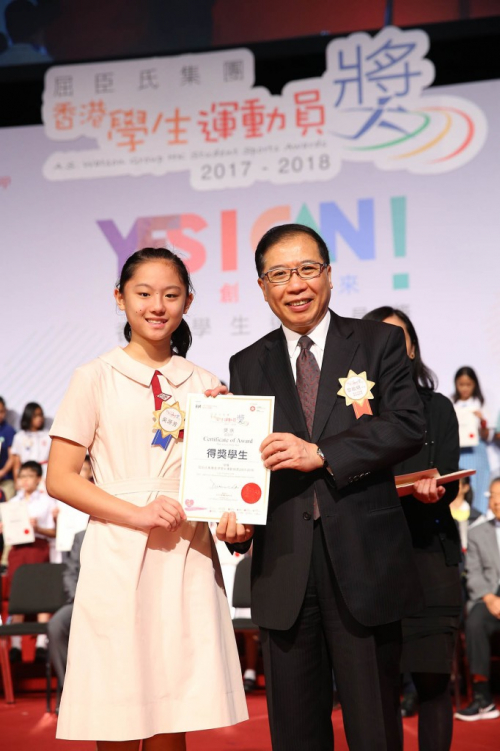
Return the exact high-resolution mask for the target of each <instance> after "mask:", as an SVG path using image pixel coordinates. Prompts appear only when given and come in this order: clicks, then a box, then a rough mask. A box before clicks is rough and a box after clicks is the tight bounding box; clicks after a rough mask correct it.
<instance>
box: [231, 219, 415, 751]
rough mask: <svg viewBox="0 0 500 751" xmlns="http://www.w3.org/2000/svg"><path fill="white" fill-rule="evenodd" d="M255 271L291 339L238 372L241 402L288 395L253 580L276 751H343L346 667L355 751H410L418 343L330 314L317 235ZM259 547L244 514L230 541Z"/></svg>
mask: <svg viewBox="0 0 500 751" xmlns="http://www.w3.org/2000/svg"><path fill="white" fill-rule="evenodd" d="M256 265H257V271H258V275H259V279H258V283H259V285H260V287H261V289H262V292H263V294H264V298H265V300H266V301H267V302H268V304H269V306H270V307H271V309H272V311H273V312H274V313H275V315H276V316H277V317H278V318H279V319H280V321H281V323H282V327H281V328H279V329H277V330H276V331H272V332H271V333H270V334H268V335H266V336H264V337H263V338H262V339H260V340H259V341H258V342H256V343H255V344H253V345H251V346H250V347H248V348H247V349H245V350H243V351H242V352H239V353H238V354H236V355H234V357H232V358H231V362H230V372H231V382H230V390H231V391H232V392H233V393H234V394H255V395H274V396H275V397H276V403H275V415H274V431H275V432H273V433H272V434H271V435H270V436H268V437H267V438H266V439H265V440H264V442H263V444H262V446H261V451H262V458H263V460H264V463H265V465H266V466H267V467H269V468H270V469H271V470H272V473H273V476H272V480H271V487H270V498H269V514H268V521H267V524H266V526H259V527H256V529H255V532H254V536H253V543H254V548H253V566H252V618H253V620H254V621H255V622H256V623H257V624H259V626H260V627H261V637H262V648H263V656H264V667H265V673H266V689H267V694H268V706H269V719H270V725H271V736H272V743H273V749H274V751H331V749H332V748H333V730H332V725H331V709H332V668H333V671H334V673H335V678H336V682H337V686H338V690H339V695H340V700H341V704H342V708H343V712H344V725H345V730H346V735H347V740H348V743H349V748H350V749H351V750H352V751H387V750H388V749H389V750H390V751H392V750H393V749H394V750H395V749H400V748H401V738H400V733H399V728H398V712H399V654H400V639H401V636H400V619H401V618H402V616H404V615H407V614H409V613H411V612H414V611H416V610H418V609H419V608H420V607H421V606H422V600H421V591H420V587H419V584H418V578H417V574H416V571H415V568H414V563H413V559H412V550H411V540H410V535H409V531H408V527H407V524H406V521H405V518H404V514H403V511H402V508H401V504H400V502H399V498H398V496H397V493H396V490H395V485H394V477H393V473H392V471H391V467H392V466H393V465H394V464H396V463H397V462H399V461H402V460H403V459H404V458H406V457H408V456H410V455H411V454H413V453H415V452H416V451H418V450H419V449H420V447H421V446H422V444H423V440H424V430H425V424H424V420H423V414H422V406H421V400H420V399H419V397H418V394H417V392H416V389H415V387H414V385H413V381H412V378H411V375H410V371H409V367H408V357H407V355H406V349H405V342H404V335H403V332H402V330H401V329H400V328H399V327H397V326H388V325H385V324H380V323H375V322H371V321H358V320H351V319H347V318H340V317H339V316H337V315H336V314H335V313H333V312H332V311H330V310H329V308H328V305H329V301H330V295H331V288H332V284H331V269H330V265H329V256H328V249H327V247H326V245H325V243H324V241H323V240H322V238H321V237H320V236H319V235H318V234H317V233H316V232H314V231H313V230H311V229H309V228H308V227H304V226H302V225H284V226H280V227H275V228H273V229H271V230H269V231H268V232H267V233H266V234H265V235H264V237H263V238H262V239H261V241H260V243H259V245H258V247H257V251H256ZM339 392H340V395H339ZM250 534H251V531H250V530H249V529H248V527H244V526H243V525H238V524H236V523H235V519H234V515H230V516H229V517H225V519H224V520H223V521H222V522H221V524H220V525H219V529H218V535H219V537H220V538H221V539H224V540H226V541H227V542H229V543H234V542H237V543H238V542H239V543H241V542H243V541H244V540H246V539H247V538H248V537H249V536H250ZM246 544H247V545H248V544H249V543H248V542H247V543H246Z"/></svg>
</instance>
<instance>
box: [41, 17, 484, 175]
mask: <svg viewBox="0 0 500 751" xmlns="http://www.w3.org/2000/svg"><path fill="white" fill-rule="evenodd" d="M428 49H429V39H428V36H427V35H426V34H425V33H424V32H423V31H420V30H418V29H417V30H412V31H403V30H401V29H398V28H395V27H392V26H390V27H386V28H384V29H383V30H382V31H380V32H379V33H378V34H377V35H376V36H375V37H373V38H372V37H370V36H369V35H368V34H364V33H363V34H352V35H350V36H348V37H345V38H341V39H335V40H333V41H332V42H330V44H329V45H328V47H327V50H326V69H325V73H324V74H323V76H322V77H321V78H312V79H306V80H302V81H292V82H290V83H288V84H287V85H286V86H285V88H284V89H283V92H282V94H281V95H279V96H272V95H271V94H270V93H269V91H268V90H267V89H265V88H263V87H254V85H253V84H254V59H253V55H252V53H251V52H250V51H249V50H245V49H234V50H224V51H222V52H210V53H204V54H198V55H179V56H176V57H169V58H163V59H143V60H130V61H125V62H114V63H110V62H106V63H93V64H89V65H76V66H60V67H54V68H51V69H49V71H48V73H47V75H46V81H45V95H44V104H43V119H44V123H45V132H46V133H47V136H48V137H49V138H51V139H52V140H54V141H58V142H59V143H64V144H68V143H71V144H73V145H74V146H76V147H77V150H76V151H74V150H65V151H56V152H55V153H53V154H51V155H50V157H49V158H48V160H47V161H46V163H45V165H44V174H45V176H46V177H47V178H48V179H49V180H78V179H81V178H89V179H90V178H95V177H109V176H117V175H145V174H151V175H165V174H167V173H172V172H185V171H188V172H189V175H190V181H191V185H192V186H193V187H194V188H196V189H198V190H214V189H224V188H231V187H247V186H249V185H253V184H255V183H256V182H258V181H265V182H272V183H275V184H278V185H284V184H290V183H304V182H317V181H328V180H331V179H332V178H333V177H335V176H336V175H338V174H339V172H340V171H341V167H342V164H343V162H346V161H361V162H371V163H373V164H375V165H376V166H377V167H379V168H380V169H384V170H407V171H409V172H413V173H417V174H439V173H442V172H448V171H450V170H455V169H457V168H458V167H460V166H461V165H463V164H466V163H467V162H469V161H470V160H471V159H473V158H474V156H475V155H476V154H477V153H478V151H479V150H480V149H481V148H482V146H483V143H484V139H485V137H486V120H485V118H484V116H483V114H482V112H481V110H480V109H479V108H478V107H476V106H475V105H474V103H473V102H471V101H468V100H466V99H461V98H459V97H453V96H446V97H442V96H433V95H427V96H425V97H424V96H423V94H424V92H425V89H426V87H428V86H429V85H430V84H431V83H432V81H433V79H434V67H433V65H432V63H431V62H430V61H429V60H427V59H425V54H426V53H427V51H428ZM82 138H83V139H84V141H83V143H82V141H81V139H82ZM79 139H80V142H79V143H78V144H77V143H76V142H77V141H78V140H79ZM88 139H92V141H93V142H94V144H96V146H93V147H92V148H90V149H89V148H88Z"/></svg>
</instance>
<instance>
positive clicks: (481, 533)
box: [467, 517, 495, 542]
mask: <svg viewBox="0 0 500 751" xmlns="http://www.w3.org/2000/svg"><path fill="white" fill-rule="evenodd" d="M493 522H494V520H493V519H488V518H481V517H479V519H477V520H476V521H475V522H473V523H472V524H470V525H469V529H468V531H467V537H468V538H469V541H471V542H477V541H478V540H481V538H484V537H485V536H488V535H492V534H494V533H495V525H494V523H493Z"/></svg>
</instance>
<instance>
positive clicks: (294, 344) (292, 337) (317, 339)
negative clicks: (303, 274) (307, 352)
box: [283, 310, 331, 380]
mask: <svg viewBox="0 0 500 751" xmlns="http://www.w3.org/2000/svg"><path fill="white" fill-rule="evenodd" d="M330 318H331V314H330V311H329V310H327V311H326V315H325V316H324V317H323V318H322V319H321V321H320V322H319V323H318V325H317V326H316V327H315V328H314V329H313V330H312V331H310V332H309V333H308V334H307V336H308V337H309V338H310V339H312V341H313V342H314V344H313V345H312V347H311V352H312V353H313V355H314V357H315V358H316V362H317V363H318V367H319V369H320V370H321V365H322V364H323V355H324V353H325V346H326V336H327V334H328V329H329V328H330ZM283 333H284V334H285V337H286V343H287V346H288V354H289V355H290V364H291V366H292V371H293V377H294V378H295V380H297V358H298V356H299V354H300V346H299V339H300V338H301V337H302V336H303V334H298V333H297V332H296V331H292V330H291V329H287V327H286V326H283Z"/></svg>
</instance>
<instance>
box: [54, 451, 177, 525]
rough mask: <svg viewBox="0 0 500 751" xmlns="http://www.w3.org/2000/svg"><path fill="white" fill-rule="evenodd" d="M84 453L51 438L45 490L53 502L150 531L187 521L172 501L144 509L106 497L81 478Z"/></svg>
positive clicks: (163, 500)
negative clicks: (55, 499) (58, 501)
mask: <svg viewBox="0 0 500 751" xmlns="http://www.w3.org/2000/svg"><path fill="white" fill-rule="evenodd" d="M86 453H87V449H86V448H85V447H84V446H80V444H78V443H73V442H72V441H68V440H66V439H64V438H53V439H52V447H51V449H50V456H49V466H48V470H47V478H46V487H47V492H48V493H49V495H51V496H52V498H57V499H59V500H60V501H64V502H65V503H67V504H68V505H69V506H73V507H74V508H77V509H79V510H80V511H83V512H85V513H86V514H89V515H90V516H94V517H97V518H98V519H103V520H104V521H108V522H112V523H114V524H123V525H126V526H129V527H137V528H139V529H143V530H145V531H149V530H150V529H151V528H152V527H164V528H165V529H167V530H169V531H173V530H175V529H177V527H178V526H179V524H181V522H183V521H184V520H185V519H186V514H185V513H184V509H183V508H182V506H181V505H180V503H178V502H177V501H176V500H174V499H173V498H168V497H167V496H158V498H156V499H155V500H154V501H151V503H148V504H147V506H142V507H140V506H136V505H135V504H133V503H129V502H128V501H124V500H122V499H121V498H115V496H113V495H110V494H109V493H106V492H105V491H104V490H101V488H98V487H97V486H96V485H94V484H93V483H91V482H89V481H88V480H85V479H84V478H83V477H81V476H80V470H81V468H82V465H83V461H84V459H85V454H86Z"/></svg>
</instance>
